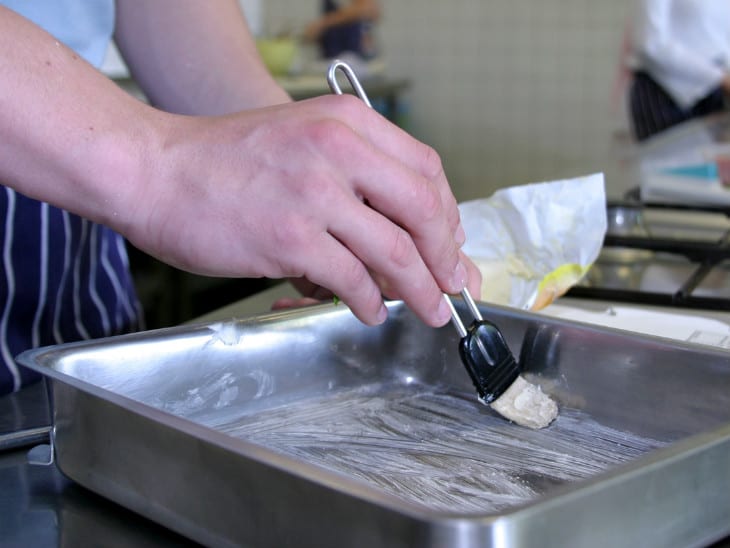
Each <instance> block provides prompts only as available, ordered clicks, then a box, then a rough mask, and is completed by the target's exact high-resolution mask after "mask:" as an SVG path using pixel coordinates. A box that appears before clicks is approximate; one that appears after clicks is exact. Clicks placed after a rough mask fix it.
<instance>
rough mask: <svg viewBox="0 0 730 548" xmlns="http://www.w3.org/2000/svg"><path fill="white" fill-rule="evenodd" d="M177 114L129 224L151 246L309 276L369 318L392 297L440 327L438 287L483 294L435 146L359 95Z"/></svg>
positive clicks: (133, 236)
mask: <svg viewBox="0 0 730 548" xmlns="http://www.w3.org/2000/svg"><path fill="white" fill-rule="evenodd" d="M167 116H168V117H169V118H168V119H167V120H166V121H165V123H164V124H163V125H164V127H165V132H164V134H163V136H164V140H163V141H162V142H161V143H160V149H159V151H146V157H147V159H146V161H145V166H146V169H147V170H149V171H148V173H147V174H146V175H145V176H144V177H143V179H144V180H145V181H146V183H147V184H146V185H144V186H143V187H140V188H138V189H137V191H136V192H135V193H134V205H133V206H132V207H134V211H132V212H131V216H130V217H131V218H130V221H129V224H127V225H126V226H125V230H124V233H125V235H126V236H127V237H128V238H129V239H130V241H131V242H132V243H133V244H135V245H137V246H138V247H140V248H141V249H144V250H146V251H148V252H149V253H152V254H153V255H156V256H157V257H159V258H161V259H162V260H164V261H166V262H168V263H170V264H173V265H176V266H178V267H180V268H184V269H186V270H190V271H193V272H197V273H200V274H206V275H220V276H228V277H232V276H242V277H261V276H265V277H269V278H283V277H290V278H291V277H304V278H306V279H307V280H308V281H310V282H311V283H313V284H315V285H318V286H322V287H325V288H327V289H329V290H330V291H332V292H333V293H335V294H336V295H338V296H339V298H340V299H341V300H342V301H343V302H344V303H346V304H347V305H348V306H349V307H350V308H351V309H352V311H353V313H354V314H355V315H356V316H357V317H358V318H359V319H360V320H362V321H363V322H365V323H367V324H377V323H380V322H382V321H383V320H384V319H385V317H386V314H387V310H386V308H385V306H384V304H383V298H382V295H386V296H388V297H391V298H399V299H403V300H404V301H405V302H406V303H407V304H408V305H409V306H410V307H411V309H412V310H413V311H414V312H415V313H416V314H417V315H418V316H419V317H420V318H422V319H423V320H424V321H425V322H426V323H428V324H430V325H434V326H440V325H443V324H444V323H446V322H447V321H448V320H449V318H450V312H449V309H448V306H446V303H445V302H444V299H443V297H442V291H444V292H447V293H458V292H459V291H461V289H462V288H463V287H464V285H465V284H468V286H469V289H470V290H471V291H472V293H473V294H474V295H475V296H477V295H479V287H480V276H479V272H478V269H477V268H476V267H475V266H474V265H473V264H472V263H471V261H469V260H468V259H467V258H466V257H465V256H464V255H463V253H461V252H460V250H459V248H460V245H461V244H462V243H463V241H464V238H465V236H464V232H463V229H462V227H461V224H460V221H459V215H458V209H457V207H456V200H455V198H454V196H453V194H452V193H451V190H450V188H449V185H448V182H447V180H446V177H445V175H444V172H443V169H442V166H441V162H440V159H439V157H438V155H437V154H436V153H435V152H434V151H433V150H432V149H431V148H430V147H428V146H426V145H424V144H423V143H420V142H418V141H417V140H415V139H413V138H412V137H411V136H409V135H408V134H407V133H405V132H403V131H402V130H400V129H399V128H397V127H396V126H394V125H392V124H390V123H389V122H387V120H385V119H384V118H383V117H382V116H380V115H379V114H377V113H376V112H374V111H373V110H372V109H369V108H368V107H367V106H366V105H365V104H364V103H363V102H362V101H360V100H359V99H357V98H355V97H353V96H331V95H327V96H323V97H319V98H315V99H312V100H308V101H302V102H299V103H292V104H286V105H280V106H276V107H271V108H267V109H261V110H255V111H248V112H244V113H240V114H236V115H231V116H225V117H215V118H201V117H179V116H171V115H167ZM157 152H159V154H157Z"/></svg>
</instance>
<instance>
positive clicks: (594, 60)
mask: <svg viewBox="0 0 730 548" xmlns="http://www.w3.org/2000/svg"><path fill="white" fill-rule="evenodd" d="M632 3H633V2H632V0H612V1H610V2H600V1H597V0H522V1H518V2H515V1H513V0H451V1H450V2H424V1H423V0H390V1H388V0H384V1H383V2H382V8H383V18H382V21H381V23H380V24H379V26H378V33H379V40H380V44H381V47H382V50H383V51H384V54H385V60H386V64H387V71H386V72H387V73H388V74H390V75H393V76H395V75H398V76H405V77H407V78H408V79H409V80H410V81H411V84H412V85H411V88H410V90H409V92H408V93H407V94H406V95H405V100H406V104H405V108H406V109H407V114H408V125H409V130H410V131H411V132H412V133H413V134H415V135H416V136H417V137H419V138H420V139H421V140H423V141H426V142H428V143H429V144H430V145H432V146H434V147H435V148H436V150H438V152H439V153H440V154H441V156H442V159H443V162H444V165H445V167H446V170H447V174H448V176H449V179H450V181H451V183H452V185H453V187H454V190H455V193H456V195H457V198H458V199H459V200H465V199H471V198H476V197H482V196H487V195H489V194H491V193H492V192H493V191H494V190H496V189H497V188H500V187H504V186H509V185H517V184H524V183H528V182H533V181H544V180H551V179H556V178H562V177H572V176H575V175H580V174H584V173H592V172H595V171H604V172H606V174H607V185H608V186H609V188H610V186H611V183H612V179H611V171H612V169H613V168H614V165H615V161H616V158H617V156H618V155H620V154H621V153H622V151H623V149H624V146H625V142H626V138H627V131H628V130H627V117H626V114H625V112H624V110H623V101H622V94H620V93H617V91H616V84H617V76H618V74H619V60H620V57H621V43H622V37H623V33H624V28H625V25H626V21H627V18H628V17H629V12H630V6H631V4H632ZM242 4H243V5H244V8H245V9H247V10H248V13H251V14H252V17H251V19H252V26H253V27H254V29H255V30H256V31H257V32H259V33H266V34H275V33H279V32H284V31H287V30H291V29H298V28H302V27H303V25H304V24H305V23H306V22H307V21H309V20H311V19H312V18H313V17H314V15H315V14H316V13H317V11H318V8H319V0H297V1H296V2H293V1H291V0H266V1H265V2H263V4H262V5H263V10H260V9H259V10H257V9H255V8H256V2H252V1H248V0H242ZM617 176H618V175H617ZM618 184H619V183H618V181H617V185H618Z"/></svg>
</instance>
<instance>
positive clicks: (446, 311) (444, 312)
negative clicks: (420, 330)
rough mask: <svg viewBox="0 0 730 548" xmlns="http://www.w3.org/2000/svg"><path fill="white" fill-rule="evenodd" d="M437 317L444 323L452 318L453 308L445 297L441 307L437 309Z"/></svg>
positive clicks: (440, 304) (440, 322)
mask: <svg viewBox="0 0 730 548" xmlns="http://www.w3.org/2000/svg"><path fill="white" fill-rule="evenodd" d="M436 319H437V320H438V322H439V324H442V325H443V324H445V323H446V322H448V321H449V320H450V319H451V309H450V308H449V305H448V303H447V302H446V300H445V299H441V302H440V303H439V308H438V310H437V311H436Z"/></svg>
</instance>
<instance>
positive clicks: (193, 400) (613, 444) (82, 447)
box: [19, 302, 730, 548]
mask: <svg viewBox="0 0 730 548" xmlns="http://www.w3.org/2000/svg"><path fill="white" fill-rule="evenodd" d="M459 304H460V303H459ZM480 308H481V310H482V313H483V314H484V316H485V317H487V318H489V319H491V320H492V321H494V322H495V323H497V324H498V325H499V326H500V328H501V329H502V331H503V333H504V335H505V338H506V340H507V342H508V343H509V344H510V346H511V348H512V349H513V351H514V352H515V354H517V355H519V359H520V362H521V363H522V364H523V365H524V367H525V375H526V376H527V377H528V379H529V380H531V381H532V382H536V383H539V384H540V385H541V387H542V389H543V390H544V391H546V392H548V393H549V394H551V395H552V396H553V397H554V398H556V399H557V401H558V402H559V404H560V407H561V412H560V416H559V418H558V419H557V421H556V422H555V423H554V424H553V425H551V426H550V427H549V428H547V429H545V430H541V431H532V430H528V429H525V428H521V427H519V426H516V425H513V424H511V423H508V422H507V421H505V420H503V419H501V418H500V417H498V416H496V415H495V414H494V412H493V411H491V410H490V408H488V407H486V406H484V405H481V404H480V403H478V402H477V400H476V394H475V391H474V389H473V387H472V385H471V381H470V380H469V378H468V376H467V374H466V372H465V370H464V368H463V366H462V365H461V363H460V361H459V357H458V352H457V339H456V336H455V334H454V332H453V329H452V328H451V327H449V326H447V327H445V328H442V329H439V330H435V329H431V328H428V327H427V326H425V325H423V324H422V323H421V322H419V321H418V320H417V319H416V318H415V317H414V316H413V315H412V314H411V313H410V312H409V311H408V309H407V308H406V307H405V306H404V305H403V304H402V303H400V302H393V303H390V304H389V311H390V316H389V319H388V321H387V322H386V323H385V324H384V325H382V326H380V327H377V328H371V327H365V326H363V325H362V324H360V323H359V322H358V321H357V320H356V319H355V318H353V317H352V315H351V314H350V313H349V311H348V310H347V309H346V308H345V307H343V306H335V305H331V306H321V307H315V308H310V309H304V310H296V311H288V312H282V313H277V314H270V315H266V316H260V317H256V318H252V319H246V320H241V321H235V320H232V321H229V322H223V323H214V324H206V325H196V326H186V327H180V328H174V329H167V330H160V331H150V332H144V333H139V334H135V335H128V336H122V337H116V338H110V339H106V340H98V341H90V342H83V343H74V344H66V345H60V346H56V347H49V348H45V349H39V350H34V351H29V352H26V353H25V354H23V355H22V356H21V357H20V358H19V359H20V361H21V362H22V363H23V364H25V365H27V366H28V367H30V368H32V369H35V370H36V371H40V372H41V373H43V374H45V375H46V376H47V377H48V378H49V379H50V383H49V384H50V387H51V390H52V396H53V401H52V410H53V425H54V426H53V432H52V440H53V445H54V450H55V457H56V462H57V464H58V465H59V467H60V468H61V470H62V471H63V472H64V473H65V474H66V475H68V476H69V477H70V478H72V479H73V480H75V481H76V482H78V483H80V484H82V485H84V486H86V487H87V488H89V489H91V490H93V491H96V492H98V493H100V494H102V495H104V496H106V497H108V498H110V499H112V500H114V501H117V502H118V503H120V504H122V505H124V506H127V507H129V508H131V509H133V510H135V511H137V512H139V513H140V514H143V515H145V516H148V517H149V518H151V519H153V520H156V521H158V522H160V523H162V524H163V525H166V526H167V527H170V528H171V529H174V530H176V531H178V532H180V533H182V534H184V535H187V536H189V537H190V538H193V539H195V540H197V541H199V542H202V543H204V544H206V545H220V546H226V545H228V546H234V545H236V546H240V545H248V546H272V547H273V546H275V547H281V546H293V545H294V546H317V547H326V546H332V547H338V548H339V547H342V546H367V547H372V546H379V547H381V546H418V547H437V546H457V547H472V546H487V547H488V546H494V547H506V546H596V547H599V546H611V547H613V546H617V545H618V546H633V545H641V546H662V547H666V546H687V545H701V544H703V543H706V542H710V541H712V540H714V539H717V538H719V537H721V536H723V535H726V534H728V533H729V532H730V354H728V353H726V352H722V351H715V350H712V349H709V348H707V347H701V346H692V345H689V344H680V343H677V342H673V341H670V340H668V339H660V338H651V337H646V336H637V335H633V334H630V333H627V332H622V331H613V330H609V329H606V328H599V327H594V326H588V325H581V324H577V323H572V322H569V321H566V320H559V319H553V318H548V317H544V316H540V315H536V314H530V313H526V312H520V311H515V310H512V309H505V308H500V307H492V306H485V305H480ZM462 312H464V311H463V310H462Z"/></svg>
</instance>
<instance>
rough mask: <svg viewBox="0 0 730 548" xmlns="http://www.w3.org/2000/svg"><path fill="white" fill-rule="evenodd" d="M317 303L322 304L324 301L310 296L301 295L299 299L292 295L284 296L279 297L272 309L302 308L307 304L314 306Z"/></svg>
mask: <svg viewBox="0 0 730 548" xmlns="http://www.w3.org/2000/svg"><path fill="white" fill-rule="evenodd" d="M315 304H322V301H318V300H317V299H310V298H309V297H301V298H298V299H295V298H292V297H282V298H281V299H277V300H276V301H274V303H273V304H272V305H271V310H284V309H287V308H302V307H305V306H312V305H315Z"/></svg>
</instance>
